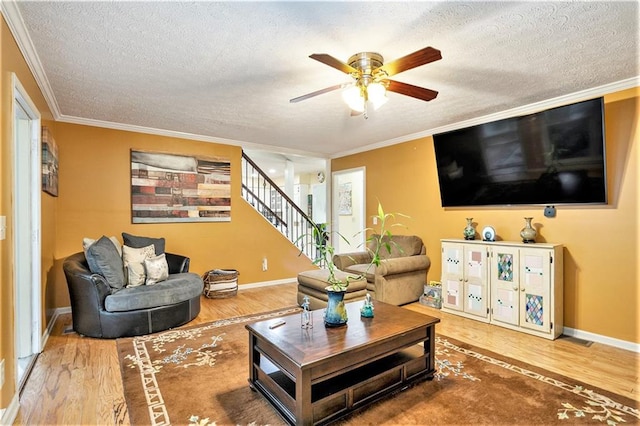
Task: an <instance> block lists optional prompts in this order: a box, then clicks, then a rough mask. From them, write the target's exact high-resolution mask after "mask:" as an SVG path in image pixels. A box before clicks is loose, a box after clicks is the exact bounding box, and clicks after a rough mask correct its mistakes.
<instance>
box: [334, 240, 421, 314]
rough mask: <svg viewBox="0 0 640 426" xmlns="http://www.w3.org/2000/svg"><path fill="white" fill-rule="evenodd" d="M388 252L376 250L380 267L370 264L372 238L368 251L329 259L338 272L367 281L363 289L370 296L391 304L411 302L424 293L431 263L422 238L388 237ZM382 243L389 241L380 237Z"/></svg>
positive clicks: (337, 255) (373, 248) (373, 242)
mask: <svg viewBox="0 0 640 426" xmlns="http://www.w3.org/2000/svg"><path fill="white" fill-rule="evenodd" d="M390 238H391V240H390V247H391V252H390V253H389V251H388V250H387V249H386V248H385V247H383V248H381V250H380V254H379V255H380V258H382V259H383V260H382V262H381V263H380V266H378V267H376V266H375V265H371V258H372V256H371V253H372V252H373V251H375V246H373V245H374V244H376V242H375V241H377V239H376V238H373V239H371V241H370V242H369V243H368V250H366V251H361V252H354V253H342V254H336V255H334V256H333V263H334V264H335V265H336V267H337V268H338V269H340V270H341V271H345V272H350V273H353V274H363V275H365V276H366V278H367V290H368V291H369V292H370V293H371V296H372V297H373V298H374V299H376V300H380V301H382V302H386V303H391V304H393V305H404V304H406V303H411V302H415V301H416V300H418V299H419V298H420V295H422V293H423V291H424V284H425V283H426V282H427V272H428V271H429V267H430V266H431V260H430V259H429V257H428V256H427V255H426V248H425V246H424V244H423V243H422V239H421V238H420V237H418V236H415V235H393V236H391V237H390ZM383 241H385V242H386V241H389V237H384V238H383Z"/></svg>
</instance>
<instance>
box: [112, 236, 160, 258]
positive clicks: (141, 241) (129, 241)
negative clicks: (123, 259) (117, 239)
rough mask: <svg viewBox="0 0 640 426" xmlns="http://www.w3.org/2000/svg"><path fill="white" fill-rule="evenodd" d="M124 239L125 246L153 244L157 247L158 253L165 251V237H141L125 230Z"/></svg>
mask: <svg viewBox="0 0 640 426" xmlns="http://www.w3.org/2000/svg"><path fill="white" fill-rule="evenodd" d="M122 241H124V245H125V246H129V247H134V248H142V247H146V246H148V245H149V244H153V246H154V247H155V249H156V255H159V254H162V253H164V238H150V237H139V236H137V235H131V234H127V233H126V232H123V233H122Z"/></svg>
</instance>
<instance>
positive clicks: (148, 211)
mask: <svg viewBox="0 0 640 426" xmlns="http://www.w3.org/2000/svg"><path fill="white" fill-rule="evenodd" d="M131 221H132V223H160V222H229V221H231V162H230V160H229V159H228V158H223V157H211V158H202V157H196V156H190V155H176V154H165V153H155V152H144V151H134V150H131Z"/></svg>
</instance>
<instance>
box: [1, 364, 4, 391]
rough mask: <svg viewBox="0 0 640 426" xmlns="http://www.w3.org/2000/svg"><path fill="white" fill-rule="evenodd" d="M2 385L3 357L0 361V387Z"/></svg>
mask: <svg viewBox="0 0 640 426" xmlns="http://www.w3.org/2000/svg"><path fill="white" fill-rule="evenodd" d="M3 386H4V359H3V360H2V361H0V389H2V387H3Z"/></svg>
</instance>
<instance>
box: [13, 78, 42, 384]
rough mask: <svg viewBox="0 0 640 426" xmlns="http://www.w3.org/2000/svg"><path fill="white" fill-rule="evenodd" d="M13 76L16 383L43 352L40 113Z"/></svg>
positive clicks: (23, 377) (21, 379)
mask: <svg viewBox="0 0 640 426" xmlns="http://www.w3.org/2000/svg"><path fill="white" fill-rule="evenodd" d="M12 77H13V188H12V191H13V196H14V198H13V219H14V220H13V256H14V257H13V268H14V269H13V281H14V304H13V305H14V308H15V309H14V320H15V322H14V324H15V329H14V332H15V335H14V340H15V355H16V387H17V389H18V392H20V391H21V390H22V387H23V386H24V383H25V381H26V379H27V377H28V375H29V372H30V371H31V368H32V367H33V364H34V363H35V359H36V355H37V354H38V353H40V339H41V338H40V334H41V333H40V331H41V325H40V323H41V313H40V310H41V309H40V306H41V290H40V287H41V272H40V191H41V188H40V186H41V183H40V182H41V180H40V179H41V177H40V173H41V166H40V113H39V112H38V110H37V109H36V107H35V105H34V104H33V102H32V101H31V99H30V98H29V96H28V94H27V92H26V90H25V89H24V87H23V86H22V84H20V81H19V80H18V79H17V77H16V76H15V74H14V75H13V76H12Z"/></svg>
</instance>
